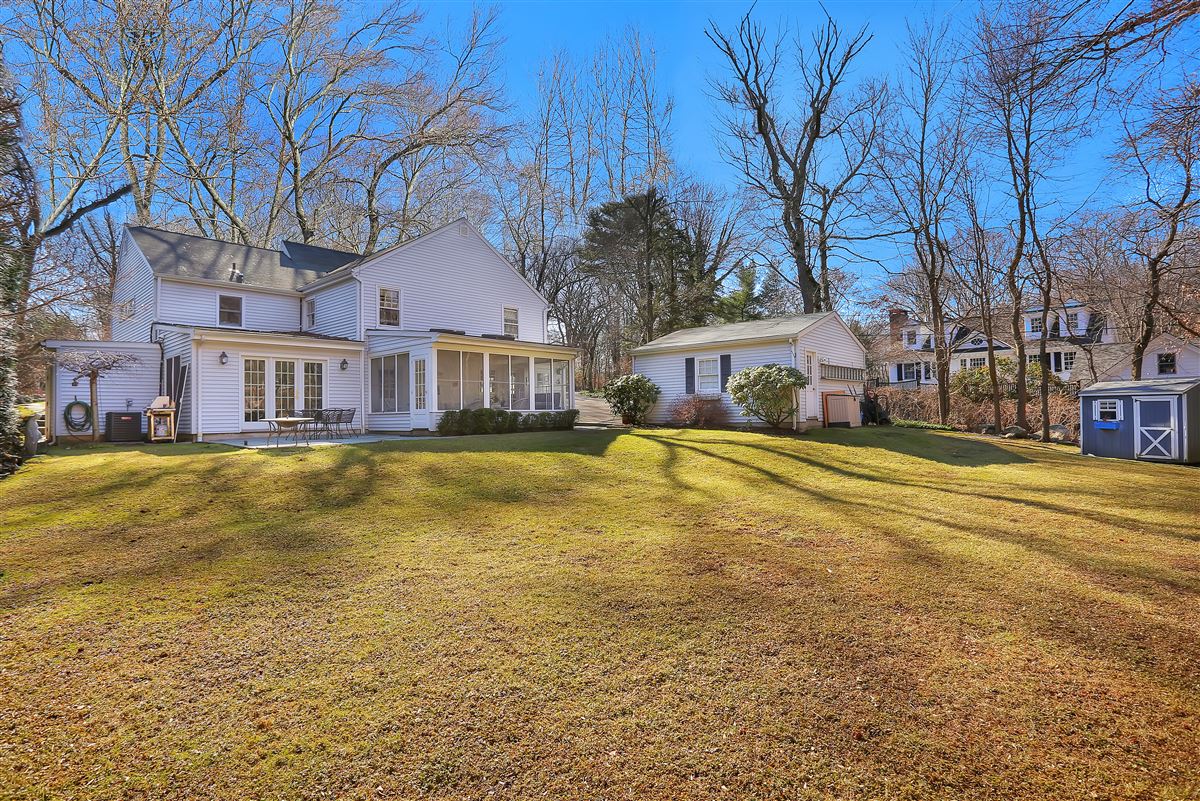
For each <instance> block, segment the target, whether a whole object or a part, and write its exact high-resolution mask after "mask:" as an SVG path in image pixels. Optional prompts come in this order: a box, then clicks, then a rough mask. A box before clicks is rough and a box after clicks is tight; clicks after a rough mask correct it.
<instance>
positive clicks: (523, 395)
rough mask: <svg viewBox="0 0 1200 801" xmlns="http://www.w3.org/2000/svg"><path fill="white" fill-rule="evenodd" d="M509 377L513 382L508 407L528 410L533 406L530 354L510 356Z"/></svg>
mask: <svg viewBox="0 0 1200 801" xmlns="http://www.w3.org/2000/svg"><path fill="white" fill-rule="evenodd" d="M509 379H510V383H511V387H510V397H511V398H512V401H511V404H510V405H509V407H508V408H510V409H520V410H522V411H527V410H529V409H532V408H533V407H532V406H530V405H529V357H528V356H511V357H509Z"/></svg>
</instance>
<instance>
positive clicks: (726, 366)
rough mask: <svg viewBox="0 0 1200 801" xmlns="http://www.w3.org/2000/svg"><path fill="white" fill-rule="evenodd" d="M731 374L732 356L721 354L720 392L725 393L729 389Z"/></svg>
mask: <svg viewBox="0 0 1200 801" xmlns="http://www.w3.org/2000/svg"><path fill="white" fill-rule="evenodd" d="M732 372H733V356H731V355H730V354H728V353H722V354H721V391H722V392H725V391H726V390H727V388H728V387H729V374H730V373H732Z"/></svg>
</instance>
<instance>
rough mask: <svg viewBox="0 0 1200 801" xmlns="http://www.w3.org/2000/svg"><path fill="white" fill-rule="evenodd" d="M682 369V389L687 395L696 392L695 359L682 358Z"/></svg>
mask: <svg viewBox="0 0 1200 801" xmlns="http://www.w3.org/2000/svg"><path fill="white" fill-rule="evenodd" d="M683 371H684V377H683V386H684V390H683V391H684V392H686V393H687V394H689V395H695V394H696V360H695V359H684V360H683Z"/></svg>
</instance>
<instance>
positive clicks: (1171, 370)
mask: <svg viewBox="0 0 1200 801" xmlns="http://www.w3.org/2000/svg"><path fill="white" fill-rule="evenodd" d="M1158 374H1159V375H1175V354H1174V353H1160V354H1158Z"/></svg>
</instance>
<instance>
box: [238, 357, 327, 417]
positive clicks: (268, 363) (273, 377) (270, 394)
mask: <svg viewBox="0 0 1200 801" xmlns="http://www.w3.org/2000/svg"><path fill="white" fill-rule="evenodd" d="M324 406H325V362H323V361H302V360H300V359H272V358H270V357H265V356H246V357H244V358H243V359H242V431H265V430H267V427H268V426H267V424H266V423H265V422H264V420H265V419H266V418H269V417H293V416H295V415H297V414H299V413H300V412H302V411H306V410H313V409H320V408H324Z"/></svg>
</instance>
